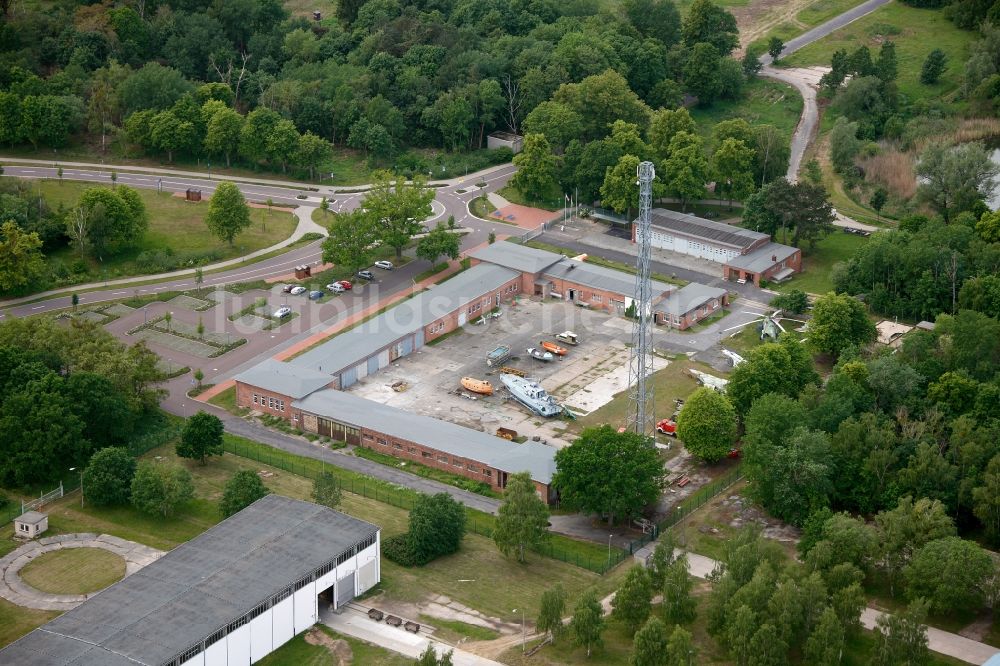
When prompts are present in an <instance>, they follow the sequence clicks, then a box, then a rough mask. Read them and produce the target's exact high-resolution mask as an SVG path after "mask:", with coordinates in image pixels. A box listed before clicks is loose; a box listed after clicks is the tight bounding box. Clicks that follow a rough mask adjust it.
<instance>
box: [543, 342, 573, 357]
mask: <svg viewBox="0 0 1000 666" xmlns="http://www.w3.org/2000/svg"><path fill="white" fill-rule="evenodd" d="M539 344H541V345H542V349H544V350H545V351H549V352H552V353H553V354H555V355H556V356H565V355H566V352H567V351H568V350H567V349H566V348H565V347H560V346H559V345H557V344H556V343H554V342H550V341H549V340H542V341H541V343H539Z"/></svg>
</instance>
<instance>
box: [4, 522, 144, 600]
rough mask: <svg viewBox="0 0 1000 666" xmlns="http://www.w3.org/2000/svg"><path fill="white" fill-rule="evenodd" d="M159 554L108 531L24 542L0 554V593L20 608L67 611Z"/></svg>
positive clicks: (63, 535)
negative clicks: (5, 553) (1, 578)
mask: <svg viewBox="0 0 1000 666" xmlns="http://www.w3.org/2000/svg"><path fill="white" fill-rule="evenodd" d="M161 555H163V551H160V550H156V549H155V548H150V547H148V546H144V545H142V544H138V543H135V542H133V541H126V540H125V539H120V538H118V537H115V536H111V535H110V534H101V535H96V534H86V533H82V534H60V535H58V536H52V537H45V538H43V539H38V540H37V541H29V542H27V543H25V544H22V545H21V546H19V547H18V548H17V549H16V550H14V551H13V552H11V553H8V554H7V555H5V556H4V557H3V558H0V571H2V574H3V581H2V583H0V597H2V598H4V599H6V600H7V601H9V602H11V603H13V604H17V605H18V606H24V607H26V608H34V609H37V610H49V611H67V610H70V609H72V608H75V607H76V606H78V605H80V604H81V603H83V602H84V601H86V600H87V599H89V598H90V597H92V596H94V595H95V594H97V593H98V592H100V591H101V590H102V589H104V588H106V587H107V586H109V585H111V584H113V583H115V582H117V581H119V580H121V579H122V578H124V577H125V576H128V575H130V574H133V573H135V572H136V571H138V570H139V569H141V568H143V567H144V566H146V565H147V564H149V563H151V562H154V561H156V560H157V559H158V558H159V557H160V556H161Z"/></svg>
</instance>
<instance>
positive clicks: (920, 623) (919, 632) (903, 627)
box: [872, 601, 930, 666]
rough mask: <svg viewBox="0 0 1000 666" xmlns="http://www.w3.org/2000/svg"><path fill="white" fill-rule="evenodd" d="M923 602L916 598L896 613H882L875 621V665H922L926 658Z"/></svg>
mask: <svg viewBox="0 0 1000 666" xmlns="http://www.w3.org/2000/svg"><path fill="white" fill-rule="evenodd" d="M926 618H927V604H926V603H924V602H922V601H916V602H914V603H912V604H910V606H909V608H907V609H906V610H905V611H901V612H899V613H884V614H883V615H882V616H881V617H879V618H878V620H877V621H876V624H877V628H876V630H875V651H874V655H873V656H874V659H873V660H872V663H873V664H875V666H898V665H899V664H907V665H908V666H923V664H926V663H928V662H929V661H930V652H929V651H928V649H927V627H926V626H925V625H924V621H925V620H926Z"/></svg>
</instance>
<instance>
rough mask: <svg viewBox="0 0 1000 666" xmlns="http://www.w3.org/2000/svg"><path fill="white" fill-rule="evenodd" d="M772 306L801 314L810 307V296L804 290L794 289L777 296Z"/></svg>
mask: <svg viewBox="0 0 1000 666" xmlns="http://www.w3.org/2000/svg"><path fill="white" fill-rule="evenodd" d="M771 307H773V308H777V309H779V310H784V311H786V312H791V313H793V314H799V313H802V312H805V311H806V308H808V307H809V298H808V297H807V296H806V294H805V292H804V291H802V290H800V289H792V290H791V291H788V292H786V293H784V294H781V295H780V296H775V297H774V299H773V300H772V301H771Z"/></svg>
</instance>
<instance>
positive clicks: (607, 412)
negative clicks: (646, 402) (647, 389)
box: [567, 357, 718, 432]
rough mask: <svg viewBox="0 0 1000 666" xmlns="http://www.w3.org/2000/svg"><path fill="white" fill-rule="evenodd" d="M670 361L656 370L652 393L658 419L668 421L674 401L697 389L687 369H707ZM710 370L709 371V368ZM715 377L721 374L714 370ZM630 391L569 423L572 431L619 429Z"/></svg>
mask: <svg viewBox="0 0 1000 666" xmlns="http://www.w3.org/2000/svg"><path fill="white" fill-rule="evenodd" d="M681 359H682V360H676V361H671V362H670V365H668V366H667V367H665V368H663V369H662V370H657V371H656V372H654V373H653V374H652V375H651V378H652V381H653V391H654V393H655V395H656V405H657V415H656V418H657V419H661V418H666V417H668V416H670V415H671V414H672V413H673V411H674V398H686V397H687V396H688V394H689V393H691V392H692V391H694V390H695V389H696V388H698V382H697V381H696V380H695V379H694V378H693V377H691V376H690V375H688V374H687V373H685V372H684V370H686V369H687V368H698V369H707V368H706V367H705V366H700V365H698V364H696V363H692V362H691V361H688V360H686V359H685V358H684V357H681ZM708 370H710V369H708ZM712 374H718V373H716V372H714V371H712ZM628 406H629V400H628V391H622V392H621V393H619V394H618V395H616V396H615V397H614V398H612V400H611V402H609V403H607V404H606V405H604V406H602V407H601V408H600V409H597V410H595V411H593V412H591V413H590V414H588V415H586V416H581V417H580V418H578V419H576V420H575V421H570V422H568V423H567V425H568V427H569V429H570V430H572V431H574V432H579V431H581V430H583V429H584V428H592V427H596V426H600V425H604V424H606V423H607V424H610V425H612V426H619V425H622V424H624V423H625V412H626V410H627V409H628Z"/></svg>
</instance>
